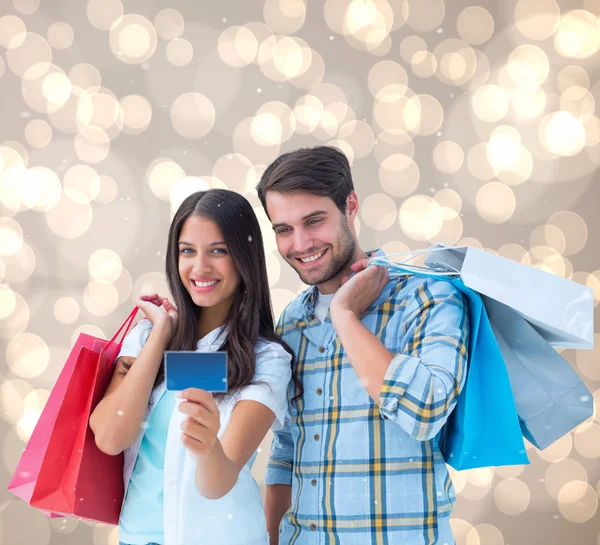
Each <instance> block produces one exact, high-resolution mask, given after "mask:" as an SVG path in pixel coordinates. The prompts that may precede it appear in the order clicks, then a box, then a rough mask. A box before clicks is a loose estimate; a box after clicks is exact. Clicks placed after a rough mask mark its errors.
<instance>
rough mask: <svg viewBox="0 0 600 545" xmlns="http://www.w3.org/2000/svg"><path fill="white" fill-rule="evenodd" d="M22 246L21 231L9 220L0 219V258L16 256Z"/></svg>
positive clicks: (18, 226) (14, 222) (13, 221)
mask: <svg viewBox="0 0 600 545" xmlns="http://www.w3.org/2000/svg"><path fill="white" fill-rule="evenodd" d="M22 245H23V230H22V229H21V226H20V225H19V224H18V223H17V222H16V221H15V220H13V219H11V218H0V256H2V257H7V256H10V255H13V254H16V253H17V252H18V251H19V250H20V249H21V246H22Z"/></svg>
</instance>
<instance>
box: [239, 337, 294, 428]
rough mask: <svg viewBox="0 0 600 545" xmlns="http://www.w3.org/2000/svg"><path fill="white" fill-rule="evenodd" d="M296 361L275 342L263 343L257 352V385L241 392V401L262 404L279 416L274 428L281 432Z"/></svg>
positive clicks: (255, 380) (255, 377)
mask: <svg viewBox="0 0 600 545" xmlns="http://www.w3.org/2000/svg"><path fill="white" fill-rule="evenodd" d="M291 361H292V357H291V356H290V354H288V353H287V352H286V351H285V350H284V349H283V347H282V346H281V345H280V344H278V343H274V342H262V343H261V344H260V345H259V347H258V348H257V351H256V374H255V375H254V382H256V383H257V384H251V385H250V386H246V387H244V388H242V390H240V392H239V393H238V398H237V401H242V400H251V401H258V402H259V403H262V404H263V405H265V406H266V407H268V408H269V409H271V410H272V411H273V413H274V414H275V421H274V422H273V425H272V426H271V429H272V430H273V431H278V430H280V429H281V428H282V427H283V425H284V423H285V417H286V415H287V411H288V399H287V389H288V385H289V383H290V380H291V378H292V368H291Z"/></svg>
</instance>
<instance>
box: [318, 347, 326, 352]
mask: <svg viewBox="0 0 600 545" xmlns="http://www.w3.org/2000/svg"><path fill="white" fill-rule="evenodd" d="M319 352H321V354H322V353H323V352H325V347H324V346H319Z"/></svg>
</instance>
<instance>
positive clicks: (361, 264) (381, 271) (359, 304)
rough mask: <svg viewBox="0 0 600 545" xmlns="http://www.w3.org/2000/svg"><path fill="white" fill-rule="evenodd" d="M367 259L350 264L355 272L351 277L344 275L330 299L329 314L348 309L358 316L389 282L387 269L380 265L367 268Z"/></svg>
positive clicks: (339, 312)
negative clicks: (339, 285) (340, 284)
mask: <svg viewBox="0 0 600 545" xmlns="http://www.w3.org/2000/svg"><path fill="white" fill-rule="evenodd" d="M368 262H369V260H368V259H361V260H360V261H357V262H356V263H354V264H353V265H352V266H351V270H352V271H353V272H354V273H356V274H355V275H354V276H353V277H352V278H349V277H344V278H343V279H342V287H341V288H340V289H339V290H338V291H337V292H336V294H335V296H334V298H333V300H332V301H331V307H330V310H331V314H332V319H333V315H337V314H341V313H344V312H346V311H350V312H352V313H353V314H355V315H356V316H360V315H361V314H362V313H363V312H364V311H365V310H367V309H368V308H369V307H370V306H371V305H372V304H373V302H374V301H375V300H376V299H377V297H379V295H380V294H381V290H383V288H384V287H385V285H386V284H387V283H388V282H389V280H390V277H389V274H388V272H387V269H386V268H385V267H383V266H381V265H374V266H372V267H368V268H367V263H368Z"/></svg>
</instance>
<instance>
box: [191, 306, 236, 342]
mask: <svg viewBox="0 0 600 545" xmlns="http://www.w3.org/2000/svg"><path fill="white" fill-rule="evenodd" d="M225 303H226V302H225V301H224V302H223V304H220V305H217V306H214V307H208V308H207V307H203V308H201V309H200V316H199V319H198V338H199V339H202V337H206V335H208V334H209V333H210V332H211V331H212V330H213V329H217V327H220V326H222V325H223V324H224V323H225V322H226V321H227V318H228V316H229V310H230V309H231V304H225ZM227 303H228V302H227Z"/></svg>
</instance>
